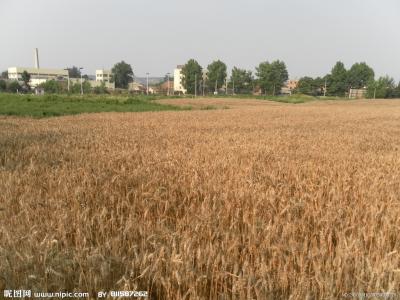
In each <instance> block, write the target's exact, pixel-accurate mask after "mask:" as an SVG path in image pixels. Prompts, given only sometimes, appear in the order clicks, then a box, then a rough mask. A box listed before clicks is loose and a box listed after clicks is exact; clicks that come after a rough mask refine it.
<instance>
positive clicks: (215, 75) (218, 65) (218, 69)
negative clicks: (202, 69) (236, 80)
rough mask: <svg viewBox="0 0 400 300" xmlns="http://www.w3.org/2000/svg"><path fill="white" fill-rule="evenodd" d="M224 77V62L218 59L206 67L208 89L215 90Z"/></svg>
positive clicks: (223, 80)
mask: <svg viewBox="0 0 400 300" xmlns="http://www.w3.org/2000/svg"><path fill="white" fill-rule="evenodd" d="M225 79H226V64H225V63H223V62H222V61H220V60H217V61H214V62H212V63H211V64H209V65H208V67H207V86H208V87H209V89H210V90H213V91H214V92H217V91H218V90H219V89H220V88H221V87H222V86H223V85H224V84H225Z"/></svg>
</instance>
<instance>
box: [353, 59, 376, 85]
mask: <svg viewBox="0 0 400 300" xmlns="http://www.w3.org/2000/svg"><path fill="white" fill-rule="evenodd" d="M374 77H375V72H374V70H373V69H372V68H371V67H370V66H368V65H367V64H366V63H365V62H362V63H355V64H354V65H352V67H351V68H350V70H349V71H348V75H347V81H348V85H349V86H350V87H351V88H355V89H360V88H363V87H366V86H367V84H368V82H370V81H371V80H374Z"/></svg>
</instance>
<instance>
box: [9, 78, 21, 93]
mask: <svg viewBox="0 0 400 300" xmlns="http://www.w3.org/2000/svg"><path fill="white" fill-rule="evenodd" d="M7 90H8V91H9V92H11V93H16V92H18V91H20V90H21V86H20V84H19V83H18V81H16V80H13V81H11V82H10V83H9V84H8V86H7Z"/></svg>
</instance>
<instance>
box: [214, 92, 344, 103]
mask: <svg viewBox="0 0 400 300" xmlns="http://www.w3.org/2000/svg"><path fill="white" fill-rule="evenodd" d="M209 97H213V98H234V99H249V100H251V99H255V100H268V101H275V102H282V103H292V104H299V103H306V102H310V101H320V100H348V99H347V98H340V97H314V96H308V95H304V94H293V95H290V96H268V95H267V96H264V95H261V96H255V95H212V96H209Z"/></svg>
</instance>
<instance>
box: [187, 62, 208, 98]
mask: <svg viewBox="0 0 400 300" xmlns="http://www.w3.org/2000/svg"><path fill="white" fill-rule="evenodd" d="M196 78H197V80H196ZM202 78H203V69H202V67H201V66H200V65H199V63H198V62H197V61H196V60H194V59H190V60H189V61H188V62H187V63H186V64H185V65H184V66H183V68H182V85H183V87H184V88H185V89H186V91H187V92H188V93H189V94H194V92H195V82H196V81H197V91H200V83H201V80H202Z"/></svg>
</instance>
